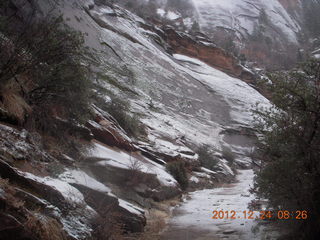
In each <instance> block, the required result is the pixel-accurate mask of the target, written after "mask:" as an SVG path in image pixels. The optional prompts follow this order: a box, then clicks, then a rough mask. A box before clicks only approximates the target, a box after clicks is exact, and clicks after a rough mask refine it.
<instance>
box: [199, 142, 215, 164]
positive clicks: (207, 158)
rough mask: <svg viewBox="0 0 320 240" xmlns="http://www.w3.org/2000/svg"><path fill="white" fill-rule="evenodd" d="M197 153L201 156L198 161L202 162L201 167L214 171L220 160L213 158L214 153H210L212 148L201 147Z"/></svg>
mask: <svg viewBox="0 0 320 240" xmlns="http://www.w3.org/2000/svg"><path fill="white" fill-rule="evenodd" d="M197 153H198V155H199V158H198V160H199V161H200V164H201V166H203V167H205V168H208V169H210V170H214V168H215V166H216V165H217V163H218V162H219V160H218V159H217V158H216V157H215V156H213V154H212V152H211V151H210V147H209V146H208V145H203V146H201V147H199V149H198V150H197Z"/></svg>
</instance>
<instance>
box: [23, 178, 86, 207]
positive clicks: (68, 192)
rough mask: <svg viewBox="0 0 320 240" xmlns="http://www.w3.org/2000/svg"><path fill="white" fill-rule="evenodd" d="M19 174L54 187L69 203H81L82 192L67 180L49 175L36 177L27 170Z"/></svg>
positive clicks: (82, 199)
mask: <svg viewBox="0 0 320 240" xmlns="http://www.w3.org/2000/svg"><path fill="white" fill-rule="evenodd" d="M21 174H22V175H24V177H25V178H29V179H31V180H34V181H37V182H40V183H43V184H45V185H48V186H51V187H52V188H54V189H56V190H57V191H59V192H60V193H61V194H62V195H63V196H64V198H65V199H66V200H67V201H68V202H69V203H75V204H82V203H83V202H84V197H83V195H82V193H81V192H80V191H79V190H78V189H76V188H75V187H73V186H71V185H70V184H69V183H67V182H64V181H62V180H60V179H55V178H51V177H38V176H35V175H33V174H31V173H27V172H25V173H23V172H21Z"/></svg>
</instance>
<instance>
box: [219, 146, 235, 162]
mask: <svg viewBox="0 0 320 240" xmlns="http://www.w3.org/2000/svg"><path fill="white" fill-rule="evenodd" d="M222 156H223V158H224V159H226V160H227V161H228V163H229V165H232V164H233V163H234V160H235V158H236V157H235V154H234V153H233V152H232V150H231V149H230V148H228V147H222Z"/></svg>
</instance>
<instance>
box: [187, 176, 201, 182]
mask: <svg viewBox="0 0 320 240" xmlns="http://www.w3.org/2000/svg"><path fill="white" fill-rule="evenodd" d="M189 181H191V182H194V183H198V182H199V181H200V180H199V178H197V177H195V176H192V177H191V178H190V179H189Z"/></svg>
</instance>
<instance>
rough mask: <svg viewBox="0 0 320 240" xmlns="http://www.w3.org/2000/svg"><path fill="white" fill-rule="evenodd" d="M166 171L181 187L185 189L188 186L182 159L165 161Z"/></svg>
mask: <svg viewBox="0 0 320 240" xmlns="http://www.w3.org/2000/svg"><path fill="white" fill-rule="evenodd" d="M166 168H167V171H168V172H169V173H170V174H171V175H172V176H173V177H174V178H175V179H176V180H177V182H178V183H179V184H180V186H181V189H182V190H185V189H187V187H188V177H187V171H186V168H185V164H184V162H182V161H174V162H170V163H167V165H166Z"/></svg>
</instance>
